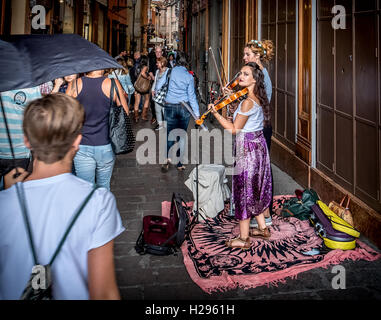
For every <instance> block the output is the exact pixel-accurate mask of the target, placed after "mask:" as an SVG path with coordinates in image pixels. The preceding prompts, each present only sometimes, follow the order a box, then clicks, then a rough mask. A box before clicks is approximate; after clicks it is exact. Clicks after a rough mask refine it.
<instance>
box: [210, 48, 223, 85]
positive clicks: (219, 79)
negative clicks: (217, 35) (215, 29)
mask: <svg viewBox="0 0 381 320" xmlns="http://www.w3.org/2000/svg"><path fill="white" fill-rule="evenodd" d="M209 51H210V55H211V57H212V60H213V65H214V68H215V69H216V73H217V76H218V81H219V83H220V90H221V92H222V88H223V87H224V85H223V84H222V79H221V75H220V72H219V71H218V67H217V62H216V58H215V57H214V53H213V49H212V47H209Z"/></svg>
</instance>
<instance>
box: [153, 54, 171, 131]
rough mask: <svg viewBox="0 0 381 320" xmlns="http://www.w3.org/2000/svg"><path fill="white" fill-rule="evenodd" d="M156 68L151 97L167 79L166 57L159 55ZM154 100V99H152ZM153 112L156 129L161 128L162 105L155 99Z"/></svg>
mask: <svg viewBox="0 0 381 320" xmlns="http://www.w3.org/2000/svg"><path fill="white" fill-rule="evenodd" d="M156 65H157V68H158V70H157V71H156V74H155V81H154V83H153V85H152V98H153V99H155V96H156V94H157V93H158V92H159V90H160V89H161V88H162V87H163V85H164V84H165V83H166V81H168V70H169V69H168V68H167V59H166V58H165V57H163V56H162V57H160V58H159V59H158V60H157V62H156ZM154 101H155V100H154ZM155 113H156V119H157V122H158V125H159V127H158V128H157V130H160V129H162V128H163V120H164V119H163V106H162V105H160V104H159V103H158V102H156V101H155Z"/></svg>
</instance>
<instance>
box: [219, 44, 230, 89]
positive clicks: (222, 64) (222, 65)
mask: <svg viewBox="0 0 381 320" xmlns="http://www.w3.org/2000/svg"><path fill="white" fill-rule="evenodd" d="M218 53H219V55H220V60H221V67H222V71H223V74H224V79H225V83H228V82H229V81H228V79H227V78H226V73H225V68H224V62H223V61H222V54H221V48H218Z"/></svg>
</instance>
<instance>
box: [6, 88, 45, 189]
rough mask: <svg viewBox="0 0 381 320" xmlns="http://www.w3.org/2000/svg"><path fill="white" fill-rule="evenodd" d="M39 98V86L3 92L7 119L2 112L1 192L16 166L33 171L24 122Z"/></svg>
mask: <svg viewBox="0 0 381 320" xmlns="http://www.w3.org/2000/svg"><path fill="white" fill-rule="evenodd" d="M39 98H41V92H40V87H39V86H37V87H32V88H26V89H17V90H10V91H5V92H1V99H2V102H3V106H4V112H5V117H6V119H4V117H3V113H2V112H1V111H0V190H1V189H2V184H3V181H2V180H3V177H4V175H5V174H7V173H8V172H9V171H10V170H12V169H13V168H14V167H15V165H16V166H17V167H21V168H24V169H25V170H26V169H28V167H29V170H31V166H32V161H31V157H32V155H31V152H30V150H29V149H28V148H27V147H26V146H25V143H24V135H23V130H22V121H23V118H24V111H25V108H26V106H27V105H28V103H30V102H32V101H33V100H36V99H39ZM5 121H7V124H8V128H9V131H10V132H9V133H10V137H8V134H7V131H6V129H5ZM9 139H10V140H11V141H9ZM10 143H12V146H13V152H14V154H12V149H11V145H10Z"/></svg>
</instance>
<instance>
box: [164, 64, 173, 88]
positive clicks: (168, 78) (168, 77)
mask: <svg viewBox="0 0 381 320" xmlns="http://www.w3.org/2000/svg"><path fill="white" fill-rule="evenodd" d="M168 69H169V70H168V72H167V79H166V81H165V85H166V86H168V84H169V80H170V78H171V72H172V68H168Z"/></svg>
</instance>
